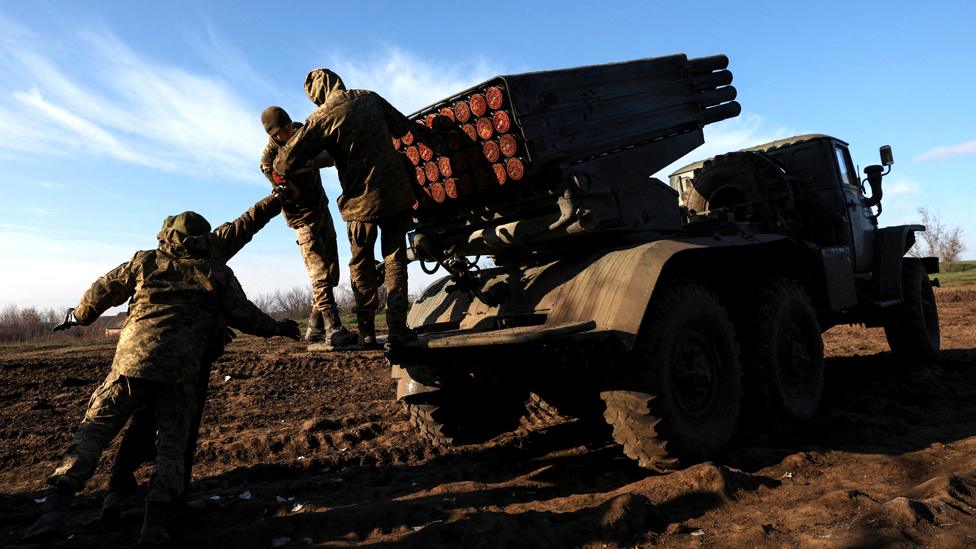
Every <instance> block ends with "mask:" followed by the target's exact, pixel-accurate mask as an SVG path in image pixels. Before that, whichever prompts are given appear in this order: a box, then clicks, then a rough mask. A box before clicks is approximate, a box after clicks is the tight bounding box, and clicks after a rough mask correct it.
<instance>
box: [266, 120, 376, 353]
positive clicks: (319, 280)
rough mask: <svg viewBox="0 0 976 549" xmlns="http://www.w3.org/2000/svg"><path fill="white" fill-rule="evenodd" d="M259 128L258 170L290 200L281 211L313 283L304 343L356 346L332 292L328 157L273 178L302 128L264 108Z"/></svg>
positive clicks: (335, 256) (334, 270)
mask: <svg viewBox="0 0 976 549" xmlns="http://www.w3.org/2000/svg"><path fill="white" fill-rule="evenodd" d="M261 123H262V124H264V129H265V131H267V132H268V144H267V146H265V147H264V151H263V152H262V153H261V171H262V172H263V173H264V175H265V177H267V178H268V181H271V183H272V184H273V185H279V186H281V185H285V186H287V187H288V188H289V191H288V192H287V193H286V194H290V196H289V200H288V201H287V202H285V204H284V205H283V206H282V211H283V212H284V214H285V221H286V222H287V223H288V226H289V227H291V228H292V229H295V234H296V235H297V236H298V240H297V243H298V246H299V247H300V248H301V250H302V258H303V259H304V260H305V270H306V271H307V272H308V277H309V279H311V282H312V312H311V314H310V315H309V317H308V329H307V330H306V332H305V340H306V341H309V342H316V341H322V340H323V333H324V339H325V341H326V342H328V343H329V344H330V345H332V346H333V347H344V346H349V345H353V344H355V343H356V339H357V338H356V334H354V333H352V332H350V331H349V330H347V329H346V328H345V326H343V325H342V319H340V318H339V307H338V305H337V303H336V299H335V293H334V291H333V289H334V288H335V286H336V285H337V284H339V249H338V247H337V246H336V232H335V226H334V225H333V222H332V214H330V213H329V199H328V197H327V196H326V195H325V189H323V188H322V177H321V176H320V175H319V169H320V168H325V167H329V166H334V165H335V162H334V161H333V160H332V157H331V156H329V154H328V153H326V152H324V151H320V154H318V155H317V156H315V157H314V158H310V159H308V160H307V161H306V162H305V164H304V167H303V168H302V169H300V170H294V171H293V172H292V174H291V177H290V178H289V180H288V181H287V182H285V180H284V179H282V178H280V177H278V176H276V175H275V174H274V171H273V169H272V164H273V163H274V161H275V158H277V156H278V151H279V150H280V149H281V148H282V147H283V146H284V144H285V143H287V142H288V140H289V139H290V138H291V137H292V136H293V135H295V133H296V132H298V131H299V130H301V129H302V124H300V123H298V122H292V120H291V117H289V116H288V113H287V112H285V110H284V109H282V108H281V107H274V106H272V107H268V108H267V109H264V112H262V113H261Z"/></svg>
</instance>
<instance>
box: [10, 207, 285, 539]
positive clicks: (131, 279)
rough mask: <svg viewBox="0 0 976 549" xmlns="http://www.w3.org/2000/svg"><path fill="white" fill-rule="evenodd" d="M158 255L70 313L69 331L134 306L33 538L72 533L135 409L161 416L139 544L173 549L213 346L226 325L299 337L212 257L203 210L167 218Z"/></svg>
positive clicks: (130, 267)
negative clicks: (77, 501) (69, 527)
mask: <svg viewBox="0 0 976 549" xmlns="http://www.w3.org/2000/svg"><path fill="white" fill-rule="evenodd" d="M158 240H159V246H158V247H157V248H156V249H155V250H148V251H139V252H136V254H135V255H134V256H133V257H132V259H131V260H129V261H128V262H126V263H123V264H122V265H120V266H118V267H116V268H115V269H114V270H112V271H110V272H109V273H108V274H106V275H105V276H103V277H102V278H100V279H98V280H97V281H96V282H95V283H94V284H92V287H91V288H90V289H89V290H88V291H87V292H86V293H85V295H84V296H82V298H81V301H80V302H79V304H78V306H77V307H75V308H74V309H71V310H69V311H68V314H67V317H66V318H65V321H64V322H63V323H62V324H61V325H59V326H58V328H60V329H64V328H68V327H70V326H73V325H75V324H82V325H87V324H91V323H92V322H93V321H94V320H95V319H96V318H98V316H99V315H101V314H102V313H103V312H104V311H105V310H107V309H109V308H110V307H113V306H116V305H121V304H122V303H124V302H125V301H126V300H129V315H128V318H126V321H125V324H124V325H123V327H122V333H121V334H120V336H119V343H118V346H117V348H116V352H115V358H114V360H113V362H112V370H111V372H110V373H109V375H108V377H107V378H106V379H105V381H104V382H103V383H102V385H101V386H100V387H99V388H98V389H96V390H95V392H94V393H93V394H92V397H91V400H90V402H89V405H88V410H87V411H86V412H85V417H84V419H83V420H82V422H81V425H79V426H78V430H77V432H76V433H75V436H74V439H73V440H72V441H71V443H70V445H69V446H68V450H67V452H66V453H65V455H64V457H63V459H62V461H61V464H60V465H59V466H58V467H57V468H56V469H55V470H54V473H53V474H52V475H51V477H50V478H49V479H48V483H49V484H50V485H51V486H52V489H51V491H50V492H49V494H48V496H47V500H46V501H45V504H44V510H43V513H42V514H41V516H40V518H39V519H38V520H37V522H36V523H35V524H34V525H33V526H32V527H31V528H30V529H29V530H28V531H27V533H26V534H25V536H24V538H25V540H28V541H38V540H44V539H51V538H53V537H57V536H59V535H61V534H63V533H64V531H65V524H66V512H67V509H68V505H69V503H70V501H71V499H72V497H73V495H74V494H75V493H76V492H78V491H80V490H81V489H82V488H84V485H85V483H86V481H87V480H88V479H90V478H91V477H92V475H93V474H94V473H95V467H96V466H97V465H98V460H99V458H100V456H101V453H102V451H103V450H104V449H105V447H106V446H108V444H109V443H110V442H111V441H112V439H113V438H115V436H116V435H117V434H118V433H119V431H120V430H121V429H122V428H123V427H124V426H125V424H126V422H127V421H128V420H129V418H130V417H131V416H132V415H133V413H134V412H136V411H138V410H142V409H144V408H152V409H154V410H155V413H156V422H157V425H156V428H157V433H156V461H155V470H154V472H153V477H152V482H151V486H150V489H149V494H148V496H147V498H146V514H145V518H144V520H143V525H142V531H141V533H140V536H139V543H140V544H142V545H162V544H166V543H168V542H169V533H168V531H167V525H166V522H167V519H168V515H169V513H170V509H171V507H172V505H173V503H174V502H177V501H180V500H181V499H182V497H183V490H184V467H185V464H184V460H183V458H184V451H185V449H186V445H187V439H188V436H189V432H190V428H191V423H192V421H193V417H194V414H195V413H196V409H197V396H196V393H197V391H198V390H199V389H198V384H199V378H200V368H201V366H202V364H203V362H204V361H205V360H206V354H207V348H208V345H209V344H211V342H212V341H213V339H214V338H215V337H217V336H218V335H222V334H223V332H224V331H225V329H226V327H227V326H230V327H233V328H237V329H239V330H241V331H243V332H245V333H250V334H254V335H258V336H264V337H271V336H275V335H282V336H286V337H291V338H293V339H298V338H299V333H298V325H297V324H295V322H294V321H278V322H276V321H275V320H273V319H272V318H271V317H269V316H268V315H266V314H264V313H262V312H261V311H260V310H259V309H258V308H257V307H256V306H255V305H254V304H253V303H251V302H250V301H248V300H247V297H246V296H245V295H244V291H243V290H242V289H241V286H240V283H239V282H238V281H237V278H236V277H235V276H234V273H233V271H231V269H230V268H229V267H227V266H226V265H225V264H224V263H223V262H222V261H219V260H216V259H213V258H211V248H210V245H211V244H210V224H209V223H208V222H207V221H206V219H204V218H203V217H202V216H200V215H199V214H197V213H194V212H184V213H182V214H179V215H177V216H175V217H168V218H167V219H166V221H165V222H164V223H163V228H162V230H161V231H160V232H159V235H158Z"/></svg>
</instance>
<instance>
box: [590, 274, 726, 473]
mask: <svg viewBox="0 0 976 549" xmlns="http://www.w3.org/2000/svg"><path fill="white" fill-rule="evenodd" d="M669 286H670V287H667V288H664V289H663V293H662V294H661V295H660V296H655V298H654V301H653V303H652V305H651V308H650V310H649V311H648V313H647V314H645V318H644V322H643V323H642V325H641V330H640V333H639V334H638V336H637V342H636V344H635V347H634V354H633V363H632V364H630V365H628V366H629V367H631V368H633V369H634V371H632V372H629V373H635V374H637V376H635V377H636V380H635V381H632V382H631V383H630V384H631V385H633V387H632V388H628V389H627V390H612V391H604V392H602V393H601V395H600V396H601V397H602V398H603V400H604V402H605V403H606V411H605V412H604V419H606V421H607V422H608V423H609V424H610V425H611V427H612V428H613V438H614V440H615V441H616V442H617V443H619V444H621V445H622V446H623V451H624V453H625V454H626V455H627V456H629V457H630V458H632V459H634V460H636V461H637V462H638V463H639V464H640V466H641V467H646V468H649V469H655V470H658V471H669V470H673V469H676V468H679V467H682V466H684V465H686V464H688V463H692V462H695V461H699V460H702V459H706V458H708V457H710V456H712V455H714V454H715V453H717V452H718V451H720V450H721V449H722V448H723V447H724V446H725V445H726V444H727V443H728V441H729V440H730V439H731V438H732V435H733V434H734V432H735V428H736V423H737V422H738V415H739V406H740V400H741V397H742V380H741V376H742V369H741V367H740V365H739V359H738V348H737V346H736V342H735V335H734V333H733V330H732V324H731V323H730V322H729V319H728V315H727V314H726V312H725V309H723V308H722V306H721V305H720V304H719V303H718V300H717V299H716V298H715V296H714V295H713V294H712V293H711V292H709V291H708V290H707V289H706V288H705V287H703V286H701V285H700V284H697V283H693V282H673V283H671V284H670V285H669Z"/></svg>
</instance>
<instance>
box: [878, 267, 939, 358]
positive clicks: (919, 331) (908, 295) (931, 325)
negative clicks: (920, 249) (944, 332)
mask: <svg viewBox="0 0 976 549" xmlns="http://www.w3.org/2000/svg"><path fill="white" fill-rule="evenodd" d="M901 294H902V302H901V303H900V304H899V305H896V306H894V307H892V308H891V309H890V313H888V314H887V315H886V318H885V322H884V331H885V337H886V338H887V339H888V346H889V347H890V348H891V352H892V353H894V355H895V357H897V358H898V360H899V361H900V362H902V363H904V364H907V365H912V366H915V365H918V364H921V363H924V362H926V361H929V360H933V359H934V358H936V357H937V356H938V354H939V348H940V346H941V342H940V339H941V333H940V331H939V311H938V309H937V307H936V304H935V292H934V291H933V290H932V284H931V282H930V281H929V276H928V273H926V272H925V267H923V266H922V262H921V261H919V260H917V259H914V258H905V259H904V261H903V263H902V271H901Z"/></svg>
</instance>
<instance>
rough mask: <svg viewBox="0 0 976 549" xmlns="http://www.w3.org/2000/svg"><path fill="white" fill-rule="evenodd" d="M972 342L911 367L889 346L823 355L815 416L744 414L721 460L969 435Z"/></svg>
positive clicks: (909, 447)
mask: <svg viewBox="0 0 976 549" xmlns="http://www.w3.org/2000/svg"><path fill="white" fill-rule="evenodd" d="M973 374H976V349H951V350H945V351H942V353H941V354H940V356H939V358H938V360H936V361H934V362H931V363H928V364H924V365H921V366H916V367H908V366H905V365H903V364H900V363H899V362H898V361H897V359H896V358H895V357H894V356H893V355H892V354H891V353H878V354H874V355H868V356H852V357H835V358H828V359H827V364H826V370H825V376H824V378H825V379H824V388H823V398H822V401H821V407H820V411H819V412H818V414H817V416H816V417H814V418H813V419H811V420H809V421H806V422H789V421H781V420H770V419H768V418H762V419H759V418H757V417H754V416H755V414H754V416H753V417H748V415H747V418H746V421H745V422H743V425H742V428H741V429H740V433H739V435H738V437H737V440H736V443H735V444H734V445H733V446H732V448H731V449H730V451H729V452H728V454H727V455H726V456H724V462H725V463H727V464H729V465H731V466H733V467H737V468H741V469H743V470H746V471H756V470H759V469H762V468H763V467H767V466H769V465H772V464H775V463H778V462H779V461H781V460H782V459H783V458H784V457H786V456H787V455H789V454H793V453H796V452H802V451H824V450H841V451H849V452H859V453H872V454H883V455H898V454H903V453H906V452H911V451H915V450H921V449H923V448H926V447H928V446H930V445H931V444H933V443H937V442H949V441H954V440H960V439H964V438H967V437H970V436H973V435H976V378H974V375H973Z"/></svg>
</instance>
